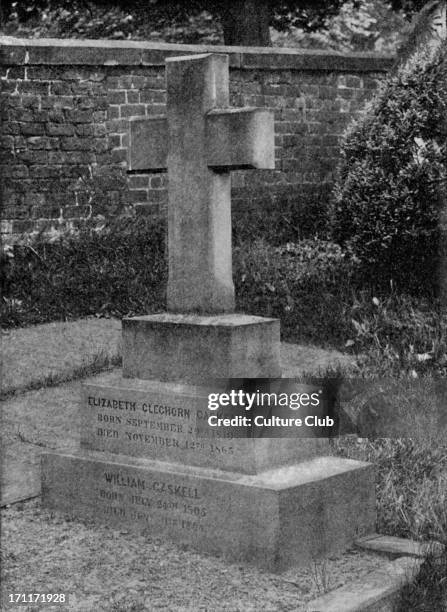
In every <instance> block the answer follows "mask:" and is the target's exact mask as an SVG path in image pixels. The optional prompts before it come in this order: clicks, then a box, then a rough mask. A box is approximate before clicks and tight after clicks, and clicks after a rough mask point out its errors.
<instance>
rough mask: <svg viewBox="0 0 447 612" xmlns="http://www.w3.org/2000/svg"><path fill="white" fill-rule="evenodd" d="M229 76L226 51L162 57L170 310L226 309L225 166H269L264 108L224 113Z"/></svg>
mask: <svg viewBox="0 0 447 612" xmlns="http://www.w3.org/2000/svg"><path fill="white" fill-rule="evenodd" d="M229 79H230V76H229V63H228V56H226V55H220V54H217V53H213V54H202V55H196V56H192V57H191V56H187V57H176V58H169V59H167V60H166V87H167V109H166V110H167V126H168V127H167V135H168V137H167V142H168V143H169V149H168V176H169V191H168V261H169V276H168V287H167V307H168V310H169V311H170V312H200V313H221V312H232V311H233V310H234V304H235V302H234V286H233V278H232V258H231V181H230V174H229V171H230V170H231V168H232V167H233V166H234V168H241V167H245V168H248V167H253V168H257V167H267V168H274V167H275V163H274V161H275V160H274V144H275V143H274V130H273V114H272V112H271V111H269V110H261V111H259V112H256V113H248V114H247V112H246V111H245V110H242V119H241V118H239V119H238V115H240V114H241V111H240V110H239V109H232V111H231V113H230V111H229V110H228V106H229ZM213 110H220V111H222V110H224V115H222V114H220V115H215V116H210V115H209V114H208V113H209V112H210V111H213ZM247 118H248V119H247ZM213 126H215V128H216V129H214V128H213ZM220 130H221V131H222V138H223V140H222V142H221V140H220V139H219V140H218V141H217V142H216V143H214V142H211V140H212V139H217V138H218V136H219V134H220ZM218 132H219V133H218ZM158 146H161V145H160V144H159V143H158ZM219 146H222V150H223V156H220V157H219V156H218V155H217V154H216V147H219ZM232 147H234V148H235V151H234V155H232V154H231V148H232ZM210 161H211V164H210ZM218 162H221V163H218ZM265 164H267V165H265ZM211 167H212V169H210V168H211Z"/></svg>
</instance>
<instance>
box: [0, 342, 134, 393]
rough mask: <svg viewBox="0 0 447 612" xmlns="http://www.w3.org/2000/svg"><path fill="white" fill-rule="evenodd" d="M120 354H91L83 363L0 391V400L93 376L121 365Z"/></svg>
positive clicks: (100, 352)
mask: <svg viewBox="0 0 447 612" xmlns="http://www.w3.org/2000/svg"><path fill="white" fill-rule="evenodd" d="M121 362H122V358H121V355H112V356H110V355H107V354H106V353H105V352H103V351H99V352H98V353H96V354H94V355H92V356H91V357H89V358H88V360H87V359H86V360H85V362H84V363H82V364H81V365H79V366H76V367H73V368H70V369H68V370H65V371H64V372H57V373H54V374H49V375H48V376H45V377H43V378H41V379H36V380H31V381H29V382H28V383H27V384H26V385H24V386H23V387H20V389H16V390H14V389H11V390H8V391H4V392H2V393H0V401H3V400H6V399H8V398H10V397H14V396H15V395H17V394H18V393H26V392H27V391H34V390H36V389H42V388H44V387H57V386H58V385H61V384H63V383H66V382H70V381H72V380H80V379H83V378H87V377H89V376H95V374H100V373H101V372H105V371H107V370H111V369H112V368H115V367H118V366H120V365H121Z"/></svg>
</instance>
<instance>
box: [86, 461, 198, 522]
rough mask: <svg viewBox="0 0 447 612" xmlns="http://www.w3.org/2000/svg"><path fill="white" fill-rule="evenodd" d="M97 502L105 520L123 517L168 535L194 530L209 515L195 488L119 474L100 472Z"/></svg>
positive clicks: (124, 473)
mask: <svg viewBox="0 0 447 612" xmlns="http://www.w3.org/2000/svg"><path fill="white" fill-rule="evenodd" d="M117 488H118V490H117ZM97 501H98V502H99V508H100V510H101V512H102V513H103V515H104V516H109V517H115V518H117V517H118V518H124V517H126V518H128V519H129V518H130V519H131V520H136V521H139V522H144V523H146V524H147V525H148V527H150V526H152V527H157V526H161V527H162V528H165V529H167V530H168V531H169V530H171V529H175V530H185V531H194V530H197V529H199V528H201V526H202V521H203V520H206V517H207V514H208V509H207V507H206V506H205V505H204V500H203V494H202V493H201V492H200V491H199V489H198V488H197V487H194V486H190V485H188V484H184V483H182V482H178V481H177V482H175V481H170V480H168V479H163V480H161V479H160V478H156V477H155V478H153V479H152V478H151V479H148V478H140V477H138V476H133V475H130V474H129V473H126V472H121V471H111V470H109V471H105V472H103V474H102V478H101V484H100V487H99V490H98V500H97Z"/></svg>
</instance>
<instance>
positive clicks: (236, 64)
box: [0, 36, 395, 72]
mask: <svg viewBox="0 0 447 612" xmlns="http://www.w3.org/2000/svg"><path fill="white" fill-rule="evenodd" d="M196 53H226V54H228V55H229V58H230V66H231V67H233V68H240V69H247V70H252V69H256V70H285V69H286V70H300V71H301V70H306V71H312V70H316V71H326V72H386V71H388V70H389V69H390V68H391V66H392V65H393V63H394V59H395V58H394V57H393V56H391V55H382V54H377V53H338V52H335V51H325V50H312V51H309V50H307V49H306V50H302V49H288V48H283V47H228V46H223V45H183V44H172V43H158V42H156V43H150V42H146V41H129V40H91V39H88V40H80V39H72V38H64V39H61V38H33V39H31V38H27V39H23V38H14V37H11V36H0V64H1V65H6V66H11V65H25V66H35V65H47V66H49V65H63V66H67V65H78V66H163V65H164V63H165V58H166V57H175V56H177V55H189V54H196Z"/></svg>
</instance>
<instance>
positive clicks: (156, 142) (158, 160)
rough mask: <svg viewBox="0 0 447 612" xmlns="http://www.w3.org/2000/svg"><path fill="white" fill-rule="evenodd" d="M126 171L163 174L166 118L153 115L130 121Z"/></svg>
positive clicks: (166, 135)
mask: <svg viewBox="0 0 447 612" xmlns="http://www.w3.org/2000/svg"><path fill="white" fill-rule="evenodd" d="M129 123H130V129H129V138H130V142H129V150H128V169H129V170H130V171H140V172H144V171H152V172H163V171H164V170H166V169H167V158H168V124H167V120H166V117H162V116H160V115H154V116H153V117H145V118H144V119H141V118H138V119H131V120H130V122H129Z"/></svg>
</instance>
